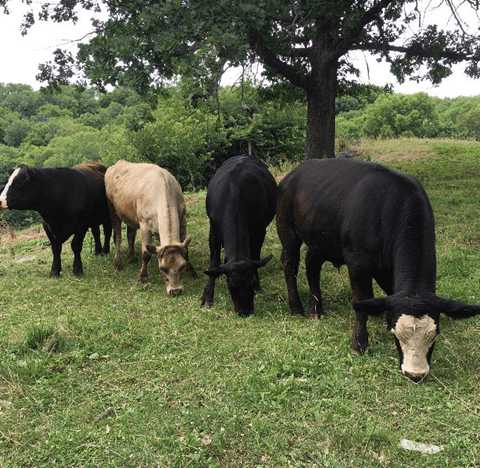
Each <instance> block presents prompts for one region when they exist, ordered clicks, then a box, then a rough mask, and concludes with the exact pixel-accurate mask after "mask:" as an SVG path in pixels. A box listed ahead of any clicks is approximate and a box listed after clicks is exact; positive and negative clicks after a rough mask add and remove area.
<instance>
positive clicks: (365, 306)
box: [353, 293, 480, 382]
mask: <svg viewBox="0 0 480 468" xmlns="http://www.w3.org/2000/svg"><path fill="white" fill-rule="evenodd" d="M353 308H354V310H355V311H356V312H361V313H364V314H367V315H378V314H381V313H382V312H386V321H387V327H388V329H389V330H390V331H391V332H392V333H393V335H394V336H395V343H396V345H397V350H398V355H399V359H400V368H401V370H402V372H403V374H404V375H405V376H406V377H408V378H409V379H411V380H413V381H415V382H419V381H420V380H422V379H423V378H425V377H426V375H427V374H428V372H429V371H430V361H431V357H432V353H433V348H434V346H435V339H436V338H437V335H438V334H439V327H438V324H439V319H440V314H441V313H444V314H446V315H448V316H449V317H451V318H453V319H461V318H468V317H472V316H474V315H478V314H480V307H479V306H471V305H468V304H464V303H463V302H460V301H453V300H450V299H443V298H441V297H438V296H436V295H435V294H431V293H428V294H425V295H422V296H407V295H401V294H394V295H392V296H387V297H385V298H378V299H367V300H363V301H354V303H353Z"/></svg>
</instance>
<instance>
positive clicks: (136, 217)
mask: <svg viewBox="0 0 480 468" xmlns="http://www.w3.org/2000/svg"><path fill="white" fill-rule="evenodd" d="M105 185H106V191H107V198H108V200H109V201H110V203H112V205H113V206H114V208H115V211H116V213H117V215H118V216H119V218H120V219H121V220H122V221H123V222H125V223H126V224H127V225H129V226H131V227H134V228H136V229H139V228H140V224H145V225H146V226H148V229H149V230H151V231H152V232H153V233H155V235H158V236H159V237H160V241H161V243H162V245H163V244H164V242H165V239H170V238H171V237H172V236H173V240H174V241H176V242H178V241H179V235H180V233H179V229H180V223H181V220H182V219H184V217H185V216H186V207H185V200H184V198H183V194H182V189H181V187H180V184H179V183H178V181H177V180H176V179H175V177H174V176H173V175H172V174H170V172H168V171H167V170H166V169H163V168H161V167H159V166H157V165H156V164H148V163H130V162H127V161H123V160H120V161H118V162H117V163H116V164H115V165H113V166H111V167H109V168H108V171H107V172H106V175H105ZM159 220H161V221H162V222H159ZM161 231H164V235H163V236H162V232H161Z"/></svg>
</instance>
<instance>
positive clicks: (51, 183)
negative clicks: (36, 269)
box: [0, 161, 112, 276]
mask: <svg viewBox="0 0 480 468" xmlns="http://www.w3.org/2000/svg"><path fill="white" fill-rule="evenodd" d="M106 170H107V167H106V166H104V165H103V164H101V163H99V162H96V161H90V162H87V163H84V164H80V165H79V166H75V167H73V168H66V167H55V168H42V169H36V168H34V167H29V166H26V165H25V164H20V166H19V167H18V169H15V170H14V171H13V173H12V175H11V176H10V178H9V179H8V182H7V185H6V186H5V188H4V190H3V192H2V194H1V195H0V207H1V208H2V209H4V210H7V209H15V210H33V211H37V212H38V213H39V214H40V216H41V217H42V220H43V228H44V229H45V232H46V234H47V236H48V238H49V240H50V243H51V247H52V252H53V263H52V269H51V270H50V276H59V275H60V271H61V270H62V265H61V258H60V255H61V252H62V244H63V243H64V242H65V241H66V240H67V239H68V238H69V237H70V236H71V235H72V234H73V239H72V250H73V253H74V261H73V274H74V275H75V276H79V275H82V274H83V266H82V259H81V252H82V247H83V239H84V238H85V234H86V233H87V231H88V228H91V229H92V233H93V237H94V240H95V255H99V254H101V253H108V252H109V251H110V236H111V233H112V227H111V221H110V214H109V209H108V203H107V198H106V196H105V184H104V177H105V171H106ZM101 224H103V228H104V234H105V243H104V245H103V247H102V244H101V242H100V228H99V226H100V225H101Z"/></svg>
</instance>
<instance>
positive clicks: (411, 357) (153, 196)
mask: <svg viewBox="0 0 480 468" xmlns="http://www.w3.org/2000/svg"><path fill="white" fill-rule="evenodd" d="M0 207H1V208H2V209H4V210H7V209H17V210H35V211H37V212H38V213H39V214H40V215H41V217H42V220H43V227H44V229H45V232H46V234H47V236H48V238H49V240H50V243H51V248H52V253H53V263H52V268H51V270H50V276H59V274H60V271H61V259H60V255H61V250H62V244H63V243H64V242H65V241H66V240H67V239H68V238H69V237H70V236H72V235H73V239H72V243H71V247H72V251H73V253H74V262H73V274H74V275H81V274H83V267H82V260H81V250H82V245H83V240H84V237H85V234H86V233H87V231H88V229H91V231H92V234H93V237H94V241H95V254H97V255H98V254H102V253H108V252H109V250H110V237H111V233H112V228H113V231H114V243H115V268H116V269H121V268H122V262H121V258H120V243H121V223H122V222H124V223H125V224H126V225H127V238H128V245H129V251H128V260H129V261H134V260H136V254H135V248H134V243H135V234H136V231H137V229H139V230H140V237H141V244H142V267H141V271H140V276H139V280H140V281H142V282H145V281H147V279H148V270H147V266H148V263H149V261H150V260H151V258H152V256H156V258H157V261H158V265H159V269H160V272H161V275H162V277H163V278H164V280H165V284H166V290H167V293H168V294H169V295H171V296H178V295H180V294H181V293H182V292H183V283H182V274H186V275H188V276H190V277H193V278H195V277H196V273H195V269H194V268H193V266H192V264H191V263H190V260H189V255H188V247H189V244H190V242H191V239H192V237H191V236H190V235H187V224H186V207H185V201H184V198H183V194H182V191H181V188H180V185H179V183H178V182H177V180H176V179H175V177H174V176H173V175H172V174H170V173H169V172H168V171H167V170H165V169H162V168H160V167H159V166H157V165H154V164H144V163H130V162H127V161H123V160H121V161H118V162H117V163H116V164H115V165H113V166H111V167H106V166H104V165H103V164H101V163H98V162H89V163H84V164H81V165H79V166H75V167H73V168H42V169H36V168H33V167H29V166H26V165H23V164H21V165H20V166H19V167H18V168H17V169H15V170H14V171H13V172H12V174H11V176H10V178H9V180H8V182H7V184H6V186H5V188H4V189H3V191H2V193H1V195H0ZM206 211H207V215H208V218H209V221H210V233H209V247H210V266H209V268H208V269H207V270H206V271H205V274H206V275H208V281H207V285H206V287H205V290H204V292H203V295H202V297H201V299H200V306H202V307H207V308H209V307H211V306H212V305H213V296H214V288H215V279H216V278H217V277H218V276H220V275H222V274H225V275H226V277H227V286H228V290H229V292H230V295H231V298H232V301H233V304H234V307H235V311H236V313H237V314H238V315H240V316H248V315H250V314H252V313H253V309H254V296H255V292H258V291H259V290H260V280H259V275H258V270H259V269H260V268H261V267H263V266H265V265H266V264H267V263H268V262H269V260H270V259H271V258H272V256H271V255H270V256H268V257H265V258H263V259H262V258H261V249H262V245H263V241H264V239H265V235H266V230H267V227H268V225H269V224H270V223H271V221H272V220H273V218H274V217H275V216H276V226H277V233H278V236H279V239H280V242H281V244H282V254H281V262H282V266H283V271H284V275H285V280H286V284H287V291H288V303H289V306H290V309H291V311H292V313H293V314H295V315H300V316H307V315H309V316H312V317H319V316H320V315H321V314H322V313H323V312H324V310H323V305H322V294H321V290H320V272H321V268H322V265H323V263H324V262H327V261H328V262H331V263H332V264H333V265H335V266H340V265H346V266H347V269H348V273H349V277H350V285H351V289H352V306H353V309H354V311H355V323H354V328H353V334H352V341H351V349H352V350H353V351H355V352H358V353H364V352H366V351H367V350H368V331H367V318H368V316H369V315H379V314H381V313H385V314H386V322H387V326H388V329H389V330H390V331H391V332H392V333H393V335H394V339H395V343H396V346H397V349H398V354H399V361H400V368H401V370H402V372H403V374H404V375H405V376H407V377H408V378H410V379H411V380H413V381H416V382H418V381H420V380H422V379H423V378H424V377H425V376H426V375H427V374H428V372H429V370H430V361H431V356H432V352H433V348H434V345H435V339H436V337H437V335H438V333H439V318H440V314H441V313H444V314H446V315H448V316H450V317H452V318H454V319H458V318H467V317H471V316H474V315H478V314H480V306H472V305H468V304H465V303H462V302H459V301H454V300H449V299H444V298H441V297H439V296H437V295H436V294H435V281H436V255H435V232H434V217H433V212H432V208H431V205H430V202H429V200H428V197H427V194H426V193H425V191H424V189H423V187H422V186H421V184H420V183H419V182H418V180H416V179H415V178H413V177H410V176H407V175H404V174H400V173H399V172H396V171H393V170H391V169H388V168H386V167H384V166H381V165H379V164H375V163H372V162H365V161H359V160H353V159H327V160H325V159H311V160H307V161H305V162H303V163H301V164H300V165H299V166H298V167H296V168H295V169H294V170H293V171H291V172H290V173H289V174H288V175H287V176H286V177H285V178H284V179H283V180H282V181H281V182H280V184H279V185H278V186H277V184H276V182H275V179H274V178H273V176H272V174H271V173H270V171H269V170H268V168H267V166H266V165H265V164H264V163H263V162H261V161H260V160H258V159H255V158H251V157H246V156H238V157H234V158H230V159H228V160H227V161H226V162H225V163H224V164H223V165H222V166H221V167H220V168H219V169H218V171H217V173H216V174H215V175H214V177H213V178H212V180H211V181H210V184H209V186H208V190H207V198H206ZM100 226H103V230H104V237H105V241H104V244H103V246H102V244H101V240H100ZM153 237H156V238H157V239H158V240H159V244H160V245H159V246H156V245H154V244H153V243H152V238H153ZM302 244H306V247H307V253H306V257H305V266H306V274H307V279H308V285H309V289H310V301H309V308H308V313H306V312H305V309H304V307H303V305H302V303H301V300H300V297H299V294H298V289H297V273H298V267H299V262H300V247H301V245H302ZM222 247H223V248H224V254H225V262H224V264H223V265H222V262H221V249H222ZM373 280H375V281H376V282H377V283H378V285H379V286H380V287H381V288H382V289H383V290H384V291H385V293H386V296H385V297H382V298H374V297H373V285H372V282H373Z"/></svg>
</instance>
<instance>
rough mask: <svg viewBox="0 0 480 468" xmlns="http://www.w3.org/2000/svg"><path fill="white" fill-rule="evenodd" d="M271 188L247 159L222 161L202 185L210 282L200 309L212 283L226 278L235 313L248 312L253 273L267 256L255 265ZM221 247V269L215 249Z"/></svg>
mask: <svg viewBox="0 0 480 468" xmlns="http://www.w3.org/2000/svg"><path fill="white" fill-rule="evenodd" d="M276 198H277V184H276V182H275V179H274V178H273V176H272V174H271V173H270V171H269V170H268V169H267V167H266V165H265V164H264V163H263V162H261V161H259V160H257V159H254V158H251V157H248V156H237V157H233V158H230V159H228V160H227V161H225V162H224V163H223V165H222V166H221V167H220V169H218V171H217V172H216V174H215V175H214V176H213V178H212V180H211V181H210V184H209V185H208V191H207V200H206V208H207V214H208V217H209V218H210V236H209V244H210V268H209V269H208V270H207V271H205V273H206V274H207V275H208V276H209V277H210V278H209V280H208V283H207V286H206V288H205V291H204V293H203V296H202V298H201V299H200V306H205V307H207V308H209V307H211V306H212V304H213V295H214V290H215V279H216V278H217V277H218V276H220V275H221V274H225V275H227V285H228V289H229V291H230V295H231V296H232V301H233V304H234V305H235V311H236V312H237V314H238V315H240V316H248V315H250V314H252V313H253V298H254V295H255V290H257V291H258V290H259V289H260V281H259V278H258V269H259V268H260V267H263V266H264V265H266V264H267V263H268V262H269V260H270V259H271V258H272V255H270V256H269V257H266V258H264V259H262V260H260V251H261V249H262V245H263V241H264V240H265V234H266V232H267V226H268V225H269V224H270V222H271V221H272V219H273V218H274V216H275V205H276ZM222 246H223V247H224V248H225V262H226V263H225V265H223V266H221V265H220V249H221V248H222Z"/></svg>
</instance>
